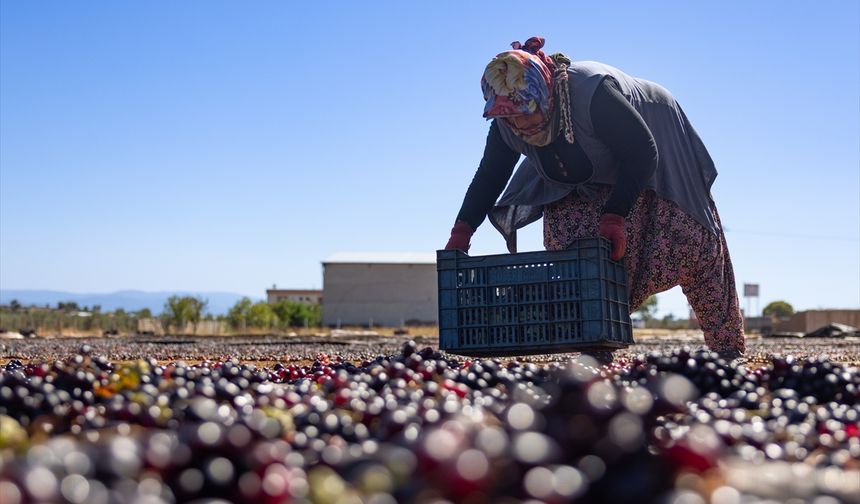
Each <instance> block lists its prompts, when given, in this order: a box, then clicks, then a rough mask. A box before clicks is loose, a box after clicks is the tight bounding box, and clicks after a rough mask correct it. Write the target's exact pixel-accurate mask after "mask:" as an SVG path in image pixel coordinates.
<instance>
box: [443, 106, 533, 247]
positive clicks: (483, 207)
mask: <svg viewBox="0 0 860 504" xmlns="http://www.w3.org/2000/svg"><path fill="white" fill-rule="evenodd" d="M519 157H520V155H519V153H518V152H516V151H514V150H512V149H511V148H510V147H508V146H507V144H505V142H504V140H502V135H501V134H500V133H499V126H498V124H496V121H495V120H494V121H493V122H492V124H490V132H489V133H488V134H487V145H486V146H485V147H484V157H483V158H482V159H481V164H480V165H478V170H477V171H476V172H475V176H474V177H473V178H472V183H471V184H469V189H468V190H467V191H466V196H465V197H464V198H463V205H462V206H461V207H460V212H459V213H458V214H457V220H463V221H465V222H466V223H468V224H469V226H471V227H472V229H473V230H476V229H478V226H480V225H481V223H482V222H484V219H485V218H486V217H487V213H488V212H489V211H490V210H491V209H492V208H493V205H494V204H495V203H496V200H497V199H498V197H499V195H500V194H501V193H502V190H504V188H505V186H506V185H507V183H508V179H510V178H511V174H512V173H513V171H514V166H516V164H517V161H518V160H519Z"/></svg>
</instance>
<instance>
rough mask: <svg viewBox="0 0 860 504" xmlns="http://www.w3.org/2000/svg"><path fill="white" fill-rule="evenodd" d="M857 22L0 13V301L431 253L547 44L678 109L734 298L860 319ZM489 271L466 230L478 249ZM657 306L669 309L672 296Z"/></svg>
mask: <svg viewBox="0 0 860 504" xmlns="http://www.w3.org/2000/svg"><path fill="white" fill-rule="evenodd" d="M858 27H860V3H858V2H856V1H853V0H837V1H820V2H814V3H813V2H798V1H758V2H746V1H733V0H729V1H721V2H707V3H706V2H686V1H684V2H682V1H678V2H668V1H667V2H641V1H637V2H634V1H630V2H605V3H599V2H571V1H562V2H541V3H540V4H534V5H530V6H529V8H524V4H523V3H521V2H500V1H494V2H446V1H440V2H424V3H421V4H417V3H415V2H408V3H407V2H319V3H315V4H313V5H311V3H308V2H302V3H298V2H292V3H290V2H253V3H244V2H214V1H213V2H210V1H207V2H203V1H196V2H194V1H191V2H181V3H175V2H140V1H130V2H107V1H94V2H78V3H72V2H51V1H47V2H26V1H17V0H4V1H3V2H2V3H0V287H2V288H5V289H20V288H32V289H56V290H67V291H74V292H108V291H113V290H119V289H140V290H152V291H156V290H157V291H162V290H171V289H175V290H186V291H187V290H194V291H233V292H238V293H243V294H249V295H253V296H261V295H262V294H263V291H264V290H265V288H266V287H267V286H270V285H271V284H273V283H277V284H278V285H279V286H282V287H296V288H309V287H316V288H319V287H321V283H322V276H321V267H320V261H321V260H322V259H324V258H325V257H327V256H328V255H330V254H332V253H334V252H338V251H370V250H384V251H422V250H423V251H432V250H435V249H437V248H440V247H442V246H443V245H444V244H445V242H446V241H447V238H448V233H449V230H450V227H451V225H452V223H453V220H454V217H455V216H456V214H457V211H458V209H459V207H460V203H461V202H462V197H463V194H464V193H465V190H466V187H467V185H468V183H469V181H470V180H471V177H472V175H473V174H474V170H475V168H476V167H477V164H478V162H479V161H480V157H481V153H482V151H483V144H484V139H485V137H486V130H487V127H488V123H486V122H485V121H484V120H483V119H482V118H481V110H482V106H483V100H482V98H481V92H480V86H479V79H480V75H481V72H482V71H483V67H484V65H486V63H487V62H488V61H489V59H490V58H491V57H492V56H493V55H495V54H496V53H498V52H501V51H503V50H506V49H507V48H508V43H509V42H511V41H512V40H517V39H519V40H524V39H526V38H527V37H529V36H531V35H542V36H544V37H545V38H546V39H547V46H546V49H547V50H548V51H553V52H554V51H563V52H566V53H567V54H568V55H569V56H571V57H572V58H573V59H574V60H598V61H602V62H604V63H608V64H611V65H613V66H616V67H618V68H621V69H622V70H624V71H625V72H627V73H629V74H631V75H634V76H637V77H643V78H646V79H649V80H653V81H656V82H659V83H660V84H662V85H663V86H665V87H667V88H668V89H670V90H671V91H672V92H673V93H674V94H675V96H676V97H677V99H678V100H679V102H680V103H681V105H682V106H683V107H684V110H685V112H686V113H687V115H688V117H689V118H690V119H691V121H692V123H693V125H694V126H695V127H696V129H697V130H698V132H699V134H700V135H701V136H702V138H703V139H704V141H705V143H706V145H707V146H708V148H709V150H710V152H711V155H712V157H713V158H714V160H715V162H716V164H717V168H718V170H719V171H720V175H719V177H718V178H717V181H716V183H715V185H714V188H713V194H714V197H715V200H716V202H717V205H718V208H719V210H720V214H721V217H722V219H723V223H724V225H725V226H726V228H727V230H728V232H727V238H728V242H729V248H730V251H731V254H732V259H733V261H734V266H735V272H736V276H737V280H738V284H739V288H740V284H742V283H744V282H749V283H759V284H760V285H761V296H762V297H761V300H760V306H762V307H763V306H764V305H765V304H766V303H767V302H769V301H772V300H774V299H784V300H787V301H789V302H790V303H792V304H793V305H794V306H795V307H796V308H799V309H803V308H816V307H853V308H857V307H860V144H858V138H860V28H858ZM520 247H521V249H522V250H539V249H541V248H542V238H541V229H540V225H539V224H537V225H533V226H531V228H530V229H526V230H524V231H523V232H522V233H521V238H520ZM503 251H504V244H503V241H502V239H501V237H500V236H499V235H498V233H497V232H496V231H495V230H494V229H492V226H490V225H488V224H485V225H484V226H482V227H481V228H480V229H479V230H478V232H477V234H476V236H475V238H474V240H473V248H472V252H473V253H474V254H485V253H501V252H503ZM742 304H744V303H743V302H742ZM660 305H661V308H662V312H663V313H667V312H673V313H675V314H677V315H683V314H685V307H686V305H685V303H684V298H683V296H682V295H681V294H680V292H678V291H677V290H674V291H671V292H669V293H667V294H665V295H662V296H661V298H660ZM753 308H755V306H753Z"/></svg>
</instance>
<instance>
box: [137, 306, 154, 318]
mask: <svg viewBox="0 0 860 504" xmlns="http://www.w3.org/2000/svg"><path fill="white" fill-rule="evenodd" d="M135 316H136V317H137V318H141V319H142V318H152V311H151V310H150V309H149V308H144V309H142V310H138V311H137V313H136V314H135Z"/></svg>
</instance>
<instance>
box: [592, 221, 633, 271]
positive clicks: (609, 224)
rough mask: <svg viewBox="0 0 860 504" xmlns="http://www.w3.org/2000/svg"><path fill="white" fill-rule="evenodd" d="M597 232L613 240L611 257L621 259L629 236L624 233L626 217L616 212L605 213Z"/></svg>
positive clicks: (615, 259) (614, 259)
mask: <svg viewBox="0 0 860 504" xmlns="http://www.w3.org/2000/svg"><path fill="white" fill-rule="evenodd" d="M597 234H599V235H600V236H602V237H604V238H606V239H607V240H609V241H610V242H612V253H611V255H610V259H612V260H613V261H620V260H621V258H622V257H624V251H625V250H626V249H627V236H626V235H625V234H624V217H622V216H620V215H615V214H610V213H607V214H603V216H602V217H600V226H599V227H598V229H597Z"/></svg>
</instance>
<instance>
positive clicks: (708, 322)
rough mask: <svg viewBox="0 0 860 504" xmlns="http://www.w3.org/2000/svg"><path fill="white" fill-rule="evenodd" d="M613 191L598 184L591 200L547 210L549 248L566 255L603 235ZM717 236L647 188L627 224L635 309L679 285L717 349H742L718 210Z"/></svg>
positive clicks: (572, 200)
mask: <svg viewBox="0 0 860 504" xmlns="http://www.w3.org/2000/svg"><path fill="white" fill-rule="evenodd" d="M610 191H611V187H609V186H600V189H598V190H597V191H596V192H595V194H594V195H593V196H592V197H590V198H582V197H581V196H579V195H576V194H575V193H571V194H570V195H568V196H567V197H565V198H563V199H561V200H559V201H557V202H555V203H552V204H549V205H546V206H545V207H544V245H545V246H546V248H547V250H563V249H565V248H566V247H567V245H568V244H569V243H571V241H573V240H575V239H577V238H584V237H589V236H597V227H598V222H599V220H600V214H601V209H602V208H603V205H604V204H605V203H606V200H607V199H608V198H609V194H610ZM711 208H712V211H713V215H714V220H715V221H716V223H717V226H718V228H719V234H717V235H715V234H713V233H711V232H710V231H708V230H707V229H706V228H705V227H704V226H702V225H701V224H699V223H698V222H696V220H695V219H693V218H692V217H690V216H689V215H687V214H686V213H684V211H683V210H681V208H680V207H679V206H678V205H677V204H675V203H674V202H672V201H669V200H666V199H663V198H660V197H658V196H657V194H656V193H655V192H654V191H650V190H647V191H643V192H642V194H641V195H640V196H639V199H638V200H637V201H636V203H635V205H634V206H633V209H632V210H631V211H630V215H629V216H628V217H627V219H626V222H625V233H626V235H627V251H626V254H625V256H624V259H623V261H624V266H625V269H626V270H627V278H628V284H629V298H630V310H631V312H632V311H633V310H635V309H637V308H638V307H639V306H641V305H642V303H643V302H644V301H645V300H646V299H647V298H648V297H649V296H651V295H653V294H656V293H658V292H662V291H665V290H668V289H671V288H672V287H675V286H677V285H680V286H681V289H682V290H683V291H684V295H685V296H687V300H688V301H689V302H690V306H692V307H693V311H694V312H695V313H696V317H697V318H698V320H699V324H700V325H701V327H702V330H703V332H704V334H705V343H706V344H707V345H708V347H709V348H710V349H711V350H715V351H733V350H734V351H741V352H743V350H744V330H743V319H742V317H741V312H740V308H739V304H738V294H737V290H736V288H735V275H734V271H733V270H732V263H731V259H730V258H729V251H728V247H727V246H726V238H725V234H724V233H723V231H722V225H721V224H720V219H719V215H718V214H717V209H716V206H715V205H713V203H712V205H711Z"/></svg>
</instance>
